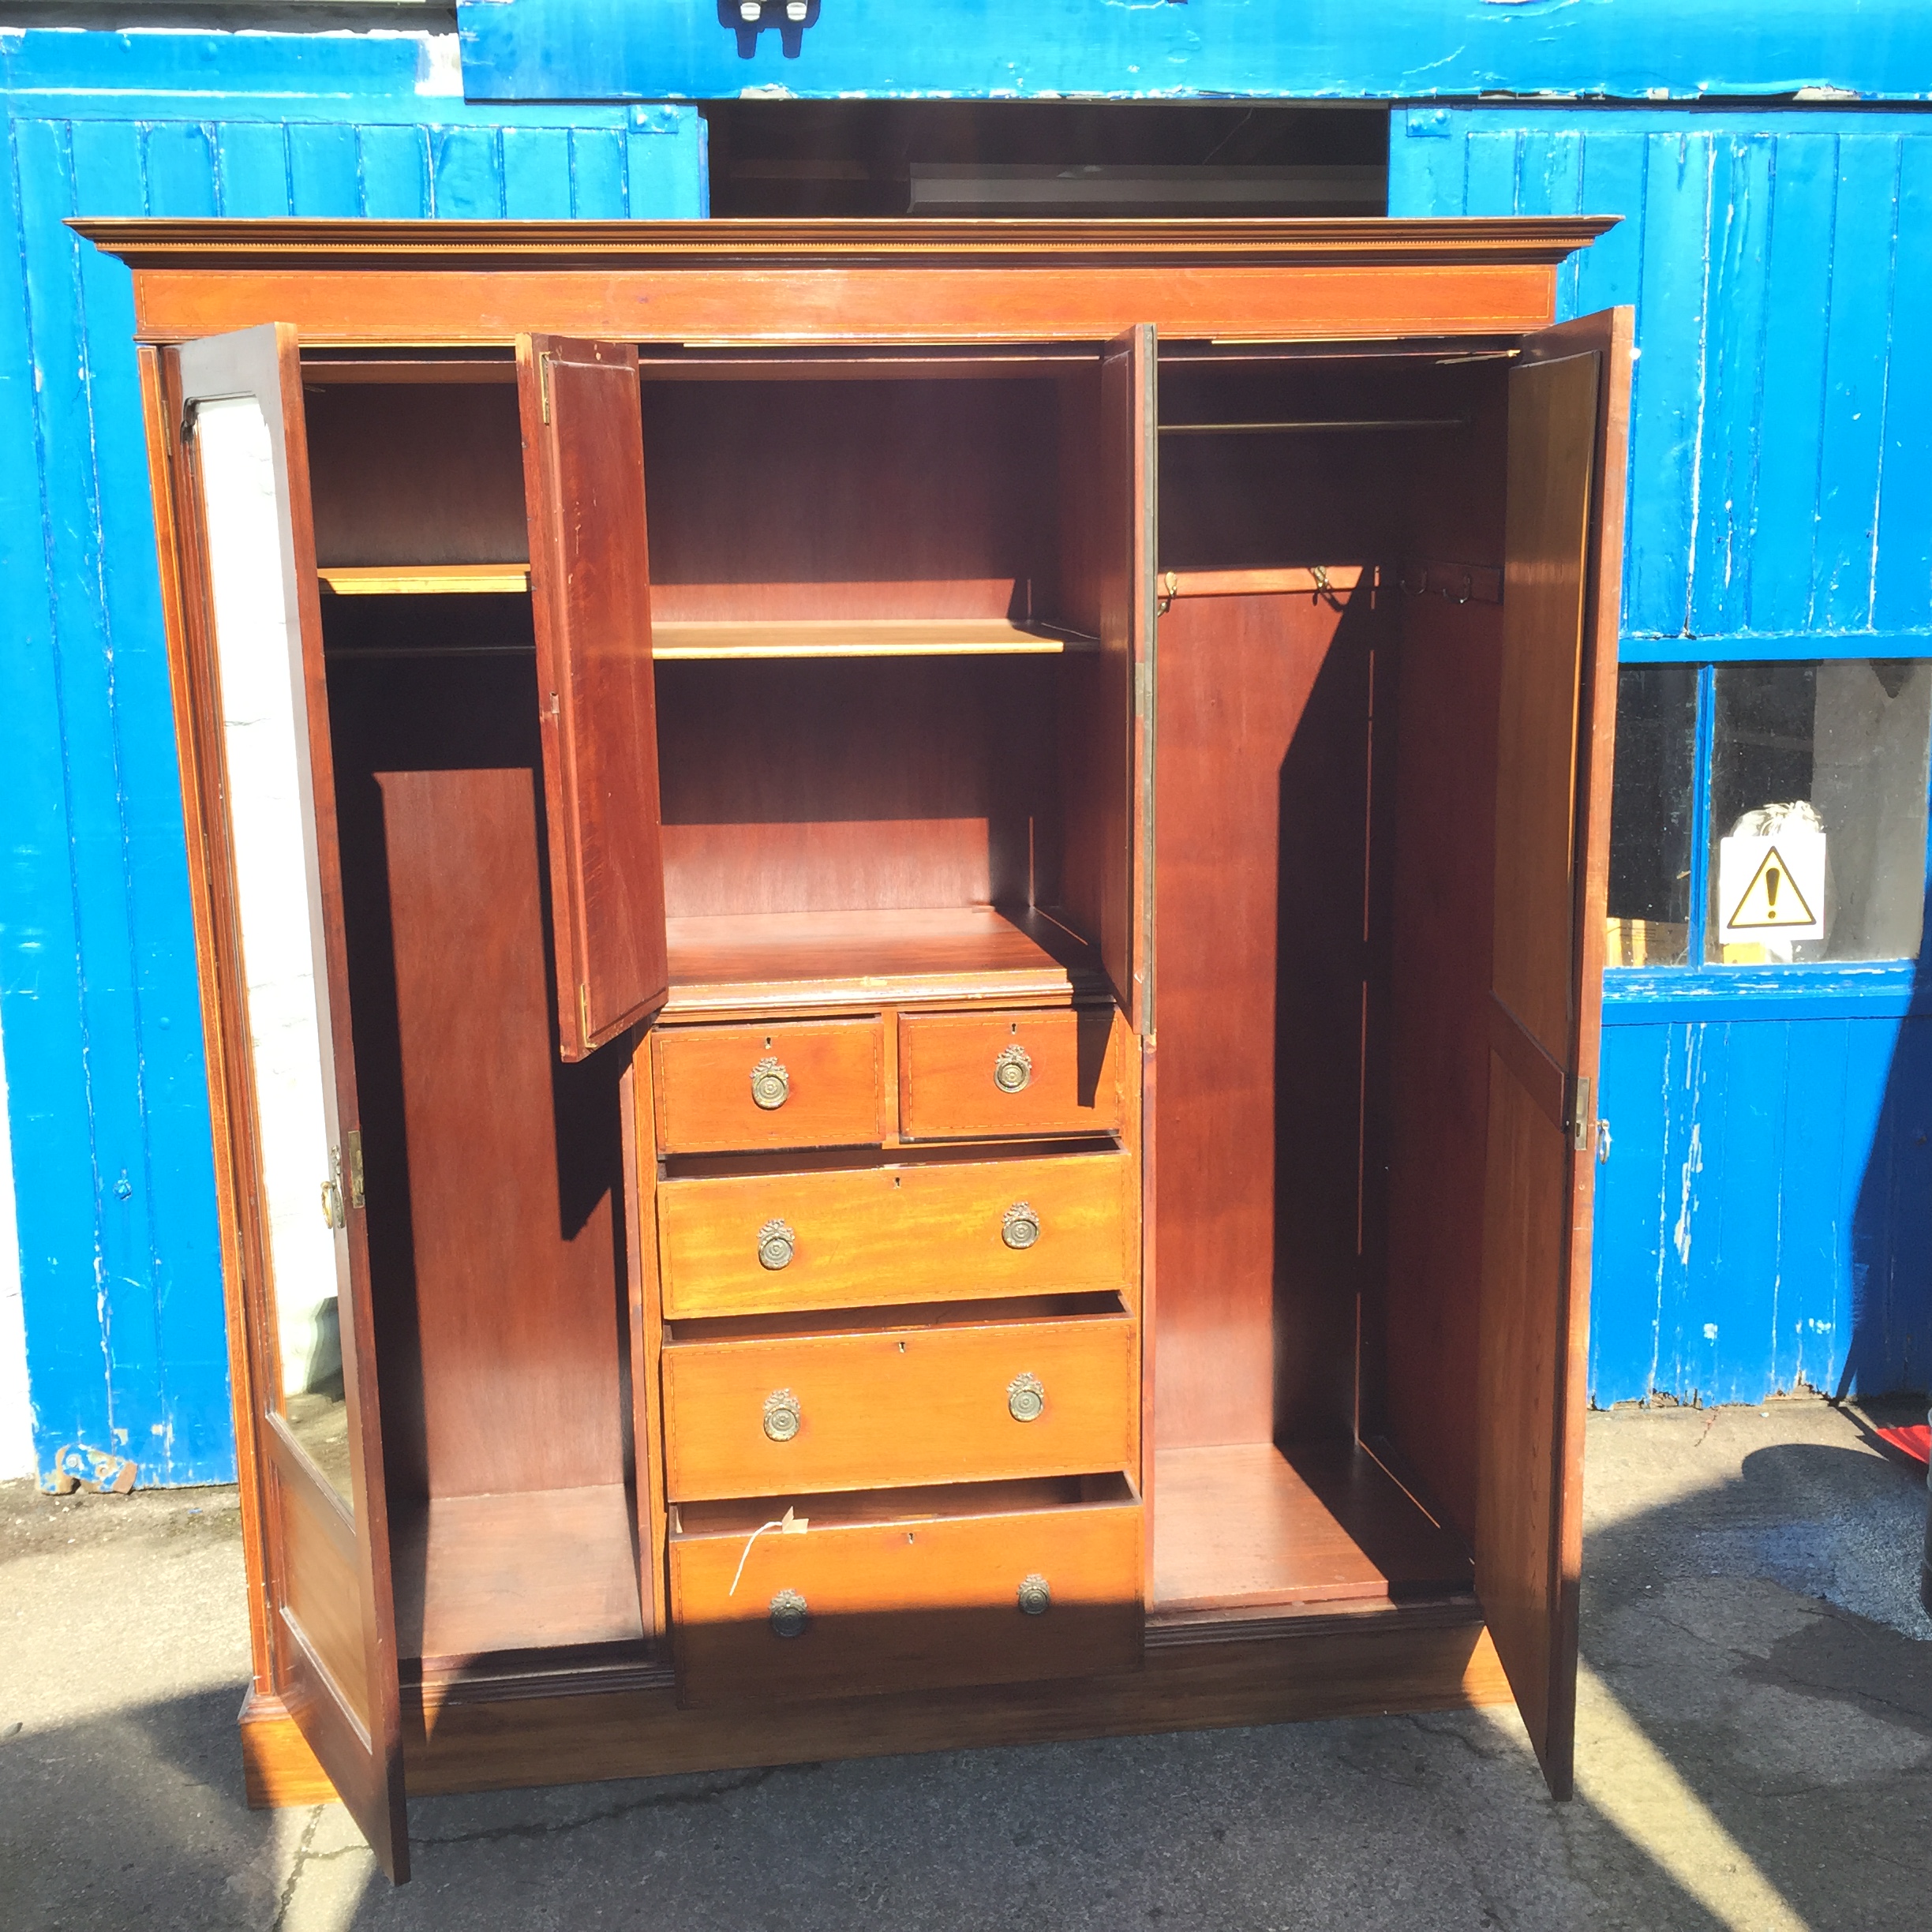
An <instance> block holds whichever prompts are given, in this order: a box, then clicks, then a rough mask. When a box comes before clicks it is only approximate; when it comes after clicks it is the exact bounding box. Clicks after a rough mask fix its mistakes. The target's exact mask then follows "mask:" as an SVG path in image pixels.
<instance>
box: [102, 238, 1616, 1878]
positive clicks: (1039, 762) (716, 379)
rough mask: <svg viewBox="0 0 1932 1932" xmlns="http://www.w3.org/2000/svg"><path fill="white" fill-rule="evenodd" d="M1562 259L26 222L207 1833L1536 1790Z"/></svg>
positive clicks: (1602, 467) (1579, 372) (1569, 767)
mask: <svg viewBox="0 0 1932 1932" xmlns="http://www.w3.org/2000/svg"><path fill="white" fill-rule="evenodd" d="M1607 225H1608V224H1607V223H1602V222H1597V221H1586V220H1504V221H1466V222H1465V221H1455V222H1440V223H1412V222H1398V221H1374V222H1347V221H1302V222H1274V221H1236V222H1225V223H1218V222H1159V221H1156V222H1121V223H1110V222H1091V223H1024V222H998V223H974V222H961V223H943V222H939V223H920V222H871V223H867V222H854V223H841V222H799V223H761V222H722V221H721V222H709V223H626V224H597V223H556V224H550V223H381V222H373V223H326V222H308V223H305V222H274V223H252V222H194V223H177V222H163V221H144V220H132V221H112V222H107V221H101V222H87V223H78V224H77V226H78V227H80V231H81V232H82V233H83V234H85V235H86V236H87V237H88V238H90V239H91V240H92V241H95V243H96V244H98V245H99V246H100V247H101V248H103V249H105V250H107V252H108V253H111V254H114V255H116V256H119V257H120V258H121V259H122V260H125V261H126V262H128V263H129V264H131V265H132V267H133V271H134V287H135V301H136V310H137V328H138V334H139V338H140V357H141V365H142V369H143V376H144V393H145V397H146V405H147V410H148V432H149V436H150V440H151V447H152V468H153V481H154V493H155V512H156V521H157V527H158V530H159V549H160V556H161V560H162V575H163V586H164V591H165V601H166V608H167V616H168V621H169V626H170V647H171V651H172V662H173V665H174V689H175V697H176V706H177V715H178V722H179V730H180V747H181V757H182V772H183V790H184V796H185V807H186V813H187V824H188V836H189V853H190V859H191V866H192V871H193V880H194V885H195V890H196V894H197V919H198V929H197V930H198V936H199V943H200V960H201V973H202V985H203V989H204V1020H205V1025H206V1032H207V1042H208V1067H209V1075H210V1087H211V1091H212V1096H213V1101H214V1117H215V1155H216V1166H217V1171H218V1174H219V1184H220V1189H221V1201H222V1211H223V1235H224V1240H225V1243H226V1246H225V1265H226V1268H227V1287H228V1306H229V1310H230V1323H231V1335H232V1347H233V1357H232V1360H233V1368H234V1395H235V1404H236V1416H237V1422H238V1436H239V1438H240V1454H241V1471H242V1478H241V1480H242V1488H243V1497H244V1508H243V1516H244V1522H245V1526H246V1544H247V1555H248V1566H249V1578H250V1590H251V1619H252V1628H253V1637H254V1672H255V1674H254V1682H253V1688H252V1690H250V1692H249V1696H248V1699H247V1702H246V1704H245V1707H244V1709H243V1710H242V1713H241V1735H242V1739H243V1744H244V1750H245V1756H246V1761H247V1765H248V1771H249V1789H250V1792H251V1795H253V1797H254V1798H255V1799H256V1800H257V1801H259V1802H261V1803H289V1802H296V1801H305V1800H309V1799H313V1798H314V1797H316V1796H317V1795H322V1794H325V1793H326V1792H327V1791H328V1788H330V1787H331V1786H332V1787H333V1788H334V1789H335V1792H339V1794H340V1795H341V1797H342V1799H343V1801H344V1802H345V1803H346V1804H347V1805H348V1807H350V1810H351V1811H352V1812H353V1813H354V1815H355V1817H356V1818H357V1819H358V1822H359V1823H360V1824H361V1826H362V1828H363V1829H364V1830H365V1832H366V1833H367V1834H368V1836H369V1840H370V1842H371V1844H373V1846H374V1847H375V1848H376V1852H377V1854H378V1855H379V1856H380V1858H381V1859H382V1860H383V1861H384V1863H385V1865H386V1866H388V1869H389V1870H391V1872H392V1873H393V1874H394V1875H395V1876H396V1877H397V1878H402V1877H403V1876H405V1875H406V1864H407V1838H406V1828H405V1807H406V1798H407V1795H408V1794H409V1793H410V1792H431V1791H448V1790H470V1789H477V1788H484V1787H489V1786H492V1785H498V1784H529V1783H534V1782H544V1781H556V1780H575V1779H582V1778H597V1777H631V1776H636V1775H638V1774H642V1773H653V1772H664V1771H683V1770H690V1769H697V1768H706V1767H716V1766H725V1765H752V1764H766V1763H773V1762H786V1761H790V1760H796V1759H807V1758H829V1757H837V1756H841V1755H847V1754H862V1753H870V1752H889V1751H901V1750H920V1749H928V1748H936V1747H953V1746H959V1745H963V1744H972V1743H1010V1742H1015V1741H1020V1740H1027V1739H1045V1738H1061V1737H1073V1736H1086V1735H1097V1734H1102V1733H1108V1732H1131V1731H1141V1730H1153V1729H1161V1728H1182V1727H1189V1726H1204V1725H1215V1724H1253V1723H1258V1722H1265V1721H1269V1720H1275V1719H1282V1718H1291V1717H1334V1716H1339V1715H1346V1714H1349V1713H1368V1712H1381V1711H1388V1710H1416V1709H1442V1708H1447V1707H1452V1706H1456V1705H1465V1704H1470V1703H1474V1702H1484V1701H1488V1700H1496V1699H1500V1698H1506V1697H1511V1696H1513V1697H1514V1698H1515V1701H1516V1702H1517V1703H1518V1705H1519V1706H1520V1708H1521V1709H1522V1714H1523V1717H1524V1719H1525V1720H1526V1724H1527V1725H1528V1728H1529V1735H1530V1736H1531V1738H1532V1739H1533V1742H1534V1743H1535V1745H1536V1747H1537V1751H1538V1753H1539V1754H1540V1755H1541V1758H1542V1762H1543V1765H1544V1769H1545V1772H1546V1773H1547V1775H1548V1779H1549V1781H1550V1784H1551V1786H1552V1789H1553V1790H1555V1791H1556V1792H1557V1793H1558V1794H1559V1795H1562V1794H1563V1793H1565V1792H1567V1790H1568V1788H1569V1785H1570V1779H1571V1755H1572V1735H1573V1725H1572V1716H1573V1709H1574V1671H1575V1658H1576V1590H1577V1577H1578V1559H1579V1554H1580V1527H1579V1518H1578V1507H1579V1503H1578V1489H1579V1477H1580V1467H1579V1465H1580V1455H1581V1443H1582V1437H1581V1423H1582V1406H1583V1400H1584V1388H1583V1377H1582V1366H1583V1349H1584V1343H1585V1339H1586V1327H1587V1290H1588V1260H1589V1221H1590V1193H1591V1177H1592V1171H1593V1111H1592V1107H1591V1095H1592V1088H1593V1080H1594V1077H1595V1073H1596V1065H1597V1023H1598V997H1599V990H1600V983H1601V967H1602V953H1601V944H1602V934H1603V930H1604V928H1603V902H1604V842H1605V835H1606V832H1607V821H1608V809H1607V808H1608V796H1609V781H1610V769H1611V761H1610V732H1611V723H1612V695H1613V688H1614V683H1613V681H1614V678H1615V672H1616V616H1617V603H1618V588H1619V525H1620V520H1621V515H1622V507H1623V491H1624V470H1623V437H1624V423H1625V414H1626V396H1627V386H1628V373H1629V358H1630V329H1629V321H1628V316H1627V312H1623V311H1617V312H1614V313H1607V314H1604V315H1600V316H1590V317H1587V318H1586V319H1584V320H1580V321H1575V322H1571V323H1566V324H1560V325H1555V326H1552V313H1553V304H1554V299H1555V293H1556V272H1557V268H1558V266H1559V264H1560V263H1561V261H1562V260H1563V257H1564V256H1565V255H1566V254H1567V253H1569V252H1570V251H1571V250H1573V249H1576V248H1578V247H1581V246H1584V245H1587V244H1588V243H1589V241H1591V240H1592V239H1593V238H1594V237H1595V236H1596V235H1597V234H1599V233H1601V230H1602V229H1603V228H1604V227H1606V226H1607Z"/></svg>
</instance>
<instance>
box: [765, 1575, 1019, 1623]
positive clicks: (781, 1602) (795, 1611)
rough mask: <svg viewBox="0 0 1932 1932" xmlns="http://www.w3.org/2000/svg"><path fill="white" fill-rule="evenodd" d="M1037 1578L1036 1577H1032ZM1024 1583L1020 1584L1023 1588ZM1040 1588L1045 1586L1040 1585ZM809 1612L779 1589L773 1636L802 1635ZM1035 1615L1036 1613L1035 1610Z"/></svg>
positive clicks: (774, 1601)
mask: <svg viewBox="0 0 1932 1932" xmlns="http://www.w3.org/2000/svg"><path fill="white" fill-rule="evenodd" d="M1033 1580H1037V1579H1033ZM1024 1587H1025V1586H1024V1585H1022V1586H1021V1588H1022V1589H1024ZM1041 1587H1042V1589H1044V1588H1045V1587H1046V1586H1045V1585H1044V1584H1042V1585H1041ZM808 1614H809V1612H807V1609H806V1608H805V1599H804V1598H803V1597H801V1596H800V1595H799V1593H798V1592H797V1591H796V1590H795V1589H781V1591H780V1592H779V1593H778V1594H777V1596H776V1597H773V1599H772V1600H771V1627H772V1634H773V1636H774V1637H802V1636H803V1635H804V1634H805V1619H806V1618H807V1616H808ZM1035 1614H1036V1615H1037V1614H1038V1613H1037V1612H1035Z"/></svg>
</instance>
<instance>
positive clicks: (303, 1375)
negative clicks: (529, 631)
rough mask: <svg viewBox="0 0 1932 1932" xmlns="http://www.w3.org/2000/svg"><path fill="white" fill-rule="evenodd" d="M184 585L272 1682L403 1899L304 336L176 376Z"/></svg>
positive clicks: (378, 1454)
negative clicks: (301, 356) (301, 359)
mask: <svg viewBox="0 0 1932 1932" xmlns="http://www.w3.org/2000/svg"><path fill="white" fill-rule="evenodd" d="M161 384H162V397H161V401H162V404H163V407H164V408H165V409H166V410H167V417H168V428H169V432H170V433H169V435H168V437H167V447H168V450H169V459H168V462H169V469H170V474H169V477H168V479H167V481H168V485H169V489H168V493H167V507H168V508H169V509H170V510H171V511H172V514H173V520H174V534H175V537H176V541H177V543H178V548H179V554H180V560H181V567H182V571H181V579H180V581H181V586H182V608H181V617H182V625H181V635H180V642H181V661H180V664H179V666H178V669H179V672H180V677H181V685H180V688H181V690H182V695H183V697H184V698H185V705H184V711H185V728H184V732H183V739H182V742H183V750H184V762H185V764H186V765H187V766H188V770H187V772H186V773H185V777H186V779H187V784H186V787H185V789H186V792H187V794H188V799H187V803H188V810H189V827H190V844H189V852H190V860H191V866H192V867H193V871H194V872H195V873H196V874H197V883H198V885H199V886H200V891H199V893H198V894H197V899H198V906H197V912H198V917H199V921H200V934H199V937H200V944H201V945H202V948H203V950H204V957H205V960H206V962H207V967H208V970H207V971H206V972H204V985H211V986H212V989H213V990H212V994H211V995H210V996H209V1011H208V1020H209V1024H208V1058H209V1088H210V1095H211V1099H212V1103H213V1107H214V1112H215V1145H216V1154H217V1166H218V1171H219V1184H220V1187H221V1193H222V1206H223V1249H224V1258H225V1265H226V1268H227V1275H228V1279H229V1294H230V1301H231V1304H232V1303H233V1302H234V1301H237V1300H238V1301H239V1302H240V1304H241V1311H242V1319H241V1324H240V1325H241V1331H242V1333H243V1334H244V1335H245V1337H246V1347H245V1350H244V1352H243V1354H242V1356H241V1359H240V1360H238V1362H237V1365H236V1366H237V1379H238V1383H240V1384H241V1386H240V1387H238V1389H237V1408H238V1412H239V1413H242V1414H243V1416H244V1417H245V1427H244V1428H243V1429H242V1430H241V1436H242V1442H241V1453H242V1455H244V1457H252V1458H253V1459H254V1461H255V1462H256V1466H257V1470H258V1475H259V1483H260V1495H261V1500H262V1517H261V1521H260V1535H261V1538H262V1541H263V1544H264V1549H263V1552H262V1554H263V1558H264V1563H263V1566H262V1567H263V1569H264V1573H265V1575H266V1578H267V1586H266V1587H267V1591H268V1602H267V1604H266V1605H265V1606H264V1608H266V1611H267V1613H268V1614H267V1616H266V1618H265V1619H264V1621H265V1623H266V1625H267V1642H268V1669H269V1674H270V1678H271V1682H272V1683H273V1685H274V1687H275V1692H276V1694H278V1695H279V1698H280V1699H281V1701H282V1702H283V1705H285V1707H286V1710H287V1713H288V1715H289V1716H290V1718H292V1719H293V1720H294V1723H295V1724H296V1725H297V1726H298V1728H300V1730H301V1734H302V1735H303V1736H304V1738H305V1739H307V1741H308V1743H309V1747H310V1748H311V1749H312V1750H313V1751H314V1753H315V1755H316V1759H317V1760H318V1761H319V1762H320V1764H321V1765H322V1768H323V1769H324V1770H325V1771H326V1772H327V1773H328V1775H329V1777H330V1778H331V1780H332V1781H333V1782H334V1784H335V1789H336V1791H337V1792H338V1793H339V1795H340V1796H341V1799H342V1801H343V1803H344V1804H345V1805H346V1806H347V1807H348V1809H349V1811H350V1814H351V1815H352V1816H353V1817H354V1819H355V1821H356V1822H357V1824H358V1825H360V1826H361V1829H362V1832H363V1833H364V1835H365V1837H367V1838H368V1840H369V1844H370V1845H371V1846H372V1848H373V1849H374V1851H375V1853H376V1858H377V1859H378V1860H379V1861H380V1863H381V1865H382V1866H383V1869H384V1870H385V1871H387V1872H388V1874H389V1875H390V1876H391V1878H395V1879H398V1880H401V1879H403V1878H406V1877H407V1876H408V1873H409V1844H408V1838H407V1835H406V1821H405V1814H404V1800H403V1780H402V1727H401V1720H400V1715H399V1694H398V1683H397V1669H396V1643H395V1606H394V1602H393V1598H392V1593H391V1583H390V1556H389V1521H388V1504H387V1499H386V1496H385V1494H384V1486H383V1454H382V1438H381V1432H380V1412H379V1409H378V1404H377V1399H376V1336H375V1327H374V1321H373V1311H372V1309H371V1307H370V1304H369V1245H368V1236H367V1228H366V1222H365V1215H364V1211H363V1175H362V1155H361V1131H360V1126H359V1121H360V1115H359V1114H358V1107H357V1100H356V1074H355V1060H354V1050H353V1047H352V1042H351V1035H350V1016H349V996H348V965H347V957H346V951H345V948H344V943H343V908H342V877H341V867H340V860H339V854H338V849H337V844H336V831H335V781H334V772H333V766H332V764H331V755H330V747H329V718H328V689H327V683H326V680H325V677H324V668H323V661H322V620H321V608H320V601H319V592H318V589H317V586H316V574H315V556H314V537H313V529H312V526H311V522H310V514H309V459H308V445H307V440H306V436H305V430H304V425H303V414H302V389H301V369H300V366H299V364H298V356H297V346H296V339H295V331H294V330H293V329H292V328H286V327H276V326H269V327H264V328H253V329H248V330H245V331H241V333H239V334H236V335H221V336H215V337H212V338H211V339H207V340H205V341H200V342H190V343H183V344H182V346H180V347H179V348H177V349H173V350H168V351H167V352H166V354H164V356H163V361H162V365H161Z"/></svg>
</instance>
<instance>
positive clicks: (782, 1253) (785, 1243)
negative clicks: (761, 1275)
mask: <svg viewBox="0 0 1932 1932" xmlns="http://www.w3.org/2000/svg"><path fill="white" fill-rule="evenodd" d="M797 1252H798V1237H797V1236H796V1234H793V1233H792V1224H791V1222H788V1221H767V1222H766V1223H765V1225H764V1226H762V1228H760V1229H759V1230H758V1266H759V1267H763V1268H770V1269H773V1271H776V1270H777V1269H779V1268H781V1267H790V1266H791V1265H792V1256H794V1255H796V1253H797Z"/></svg>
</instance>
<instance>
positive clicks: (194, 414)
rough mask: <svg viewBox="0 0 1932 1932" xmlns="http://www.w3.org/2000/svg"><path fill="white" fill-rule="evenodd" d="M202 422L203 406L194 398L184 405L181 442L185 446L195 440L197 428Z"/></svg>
mask: <svg viewBox="0 0 1932 1932" xmlns="http://www.w3.org/2000/svg"><path fill="white" fill-rule="evenodd" d="M200 420H201V405H200V402H199V401H198V400H197V399H196V398H195V397H193V396H190V397H189V399H188V400H187V401H186V402H184V403H183V404H182V419H181V440H182V443H183V444H184V445H185V444H189V443H192V442H193V440H194V432H195V426H196V425H197V423H199V422H200Z"/></svg>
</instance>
